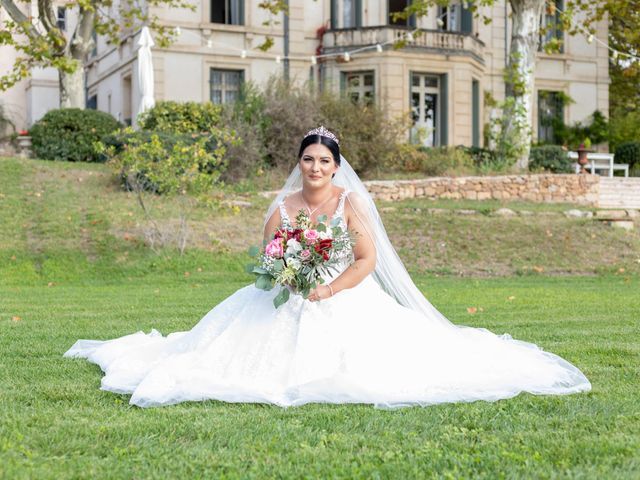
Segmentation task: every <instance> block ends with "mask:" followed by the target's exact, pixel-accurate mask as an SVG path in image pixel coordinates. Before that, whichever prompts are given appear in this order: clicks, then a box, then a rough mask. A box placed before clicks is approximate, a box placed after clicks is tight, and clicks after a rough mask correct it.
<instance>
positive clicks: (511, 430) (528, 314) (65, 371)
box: [0, 273, 640, 479]
mask: <svg viewBox="0 0 640 480" xmlns="http://www.w3.org/2000/svg"><path fill="white" fill-rule="evenodd" d="M194 277H197V275H193V276H189V277H184V276H182V275H176V276H175V278H174V279H170V278H168V277H167V275H166V274H162V275H158V274H154V273H150V274H148V275H147V276H146V277H145V278H144V280H142V281H139V280H131V281H126V280H125V281H122V282H121V283H120V284H111V283H107V284H102V283H100V282H88V283H85V282H82V279H81V278H78V279H76V280H74V281H69V282H68V283H67V284H65V285H55V286H52V287H47V286H30V285H27V286H25V285H16V286H9V287H7V286H3V287H0V298H2V302H1V303H0V371H2V372H3V373H2V375H1V376H0V477H2V478H34V477H37V478H95V477H98V478H123V477H126V478H131V477H136V478H154V477H155V478H171V477H174V478H175V477H186V478H214V477H223V478H300V477H319V478H327V477H331V478H389V477H393V478H416V477H423V478H424V477H440V478H468V477H474V478H521V477H522V478H616V479H617V478H637V476H638V475H640V457H638V451H639V449H640V433H639V432H640V428H639V427H640V415H639V414H638V412H639V411H640V409H639V408H638V407H639V405H638V403H639V402H638V399H637V385H638V381H639V380H640V378H639V373H638V362H639V361H640V347H639V345H638V342H637V338H638V335H640V328H639V326H638V311H640V300H639V298H638V295H637V292H638V291H639V289H640V279H638V278H627V279H624V278H621V277H604V276H600V277H574V278H563V277H554V278H544V277H522V278H517V279H502V278H500V279H490V280H478V279H458V278H434V277H427V276H421V277H418V278H417V280H418V283H419V285H420V287H421V289H422V290H423V291H424V292H426V293H427V295H428V296H429V298H430V299H431V300H432V302H433V303H434V305H436V307H438V308H439V309H440V310H441V311H442V312H443V313H444V314H445V315H447V317H448V318H450V319H451V320H452V321H454V322H456V323H459V324H466V325H474V326H482V327H486V328H489V329H491V330H492V331H495V332H496V333H503V332H509V333H511V334H512V335H513V336H514V337H515V338H519V339H523V340H527V341H532V342H535V343H537V344H539V345H540V346H542V347H543V348H545V349H546V350H549V351H553V352H555V353H557V354H559V355H561V356H563V357H564V358H566V359H567V360H569V361H571V362H573V363H574V364H576V365H578V366H579V367H580V368H581V369H582V370H583V372H584V373H585V374H586V375H587V377H588V378H589V379H590V380H591V382H592V384H593V391H592V392H590V393H587V394H578V395H570V396H562V397H551V396H540V397H536V396H532V395H528V394H524V395H520V396H518V397H516V398H514V399H510V400H504V401H499V402H496V403H486V402H475V403H471V404H451V405H437V406H432V407H427V408H409V409H402V410H397V411H383V410H376V409H374V408H372V407H370V406H365V405H349V406H345V405H306V406H302V407H295V408H289V409H280V408H278V407H274V406H266V405H251V404H226V403H222V402H217V401H208V402H199V403H185V404H180V405H176V406H171V407H166V408H159V409H140V408H137V407H131V406H129V405H128V396H123V395H115V394H112V393H108V392H103V391H100V390H99V384H100V377H101V376H102V374H101V372H100V370H99V368H98V367H97V366H95V365H92V364H89V363H87V362H85V361H84V360H70V359H63V358H62V353H63V352H64V351H65V350H66V349H67V348H68V347H69V346H70V345H71V344H72V343H73V342H74V341H75V340H76V339H77V338H113V337H116V336H120V335H125V334H128V333H133V332H134V331H137V330H144V331H149V330H150V329H151V328H152V327H153V328H157V329H159V330H160V331H161V332H163V333H165V334H166V333H168V332H171V331H179V330H185V329H189V328H191V327H192V326H193V324H195V322H197V320H198V319H199V318H200V317H201V316H202V315H204V313H206V311H207V310H208V309H209V308H211V307H212V306H213V305H215V304H216V303H217V302H219V301H220V300H221V299H223V298H224V297H225V296H227V295H228V294H231V293H232V292H233V291H235V290H236V289H237V288H238V287H240V286H242V285H244V284H245V282H244V281H243V279H237V280H232V281H227V280H225V279H223V278H220V279H217V280H213V279H209V280H205V281H203V280H202V279H199V278H194ZM512 297H515V298H512ZM469 306H475V307H482V312H480V311H479V313H476V314H475V315H471V314H469V313H468V312H467V307H469ZM612 312H615V313H614V314H612ZM17 317H19V318H17Z"/></svg>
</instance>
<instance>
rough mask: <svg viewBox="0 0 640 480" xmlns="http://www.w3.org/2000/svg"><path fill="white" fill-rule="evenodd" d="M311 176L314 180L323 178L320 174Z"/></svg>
mask: <svg viewBox="0 0 640 480" xmlns="http://www.w3.org/2000/svg"><path fill="white" fill-rule="evenodd" d="M309 178H310V179H312V180H318V179H319V178H322V177H321V176H320V175H309Z"/></svg>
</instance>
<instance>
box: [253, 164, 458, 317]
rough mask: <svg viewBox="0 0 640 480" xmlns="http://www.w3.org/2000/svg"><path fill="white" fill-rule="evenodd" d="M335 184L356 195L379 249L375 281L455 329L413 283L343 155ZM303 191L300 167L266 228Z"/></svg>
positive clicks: (352, 201) (351, 198)
mask: <svg viewBox="0 0 640 480" xmlns="http://www.w3.org/2000/svg"><path fill="white" fill-rule="evenodd" d="M333 184H334V185H336V186H339V187H342V188H345V189H346V190H347V191H348V192H353V193H355V195H354V194H353V193H349V195H347V201H348V202H349V205H350V206H351V208H352V209H353V211H354V212H355V213H356V215H357V216H358V218H359V219H360V221H361V223H362V224H363V225H364V226H365V229H366V232H363V233H365V234H367V235H369V236H370V237H371V238H372V239H373V241H374V244H375V246H376V268H375V270H374V272H373V278H374V279H375V280H376V281H377V282H378V284H379V285H380V287H381V288H382V289H383V290H384V291H386V292H387V293H388V294H389V295H391V296H392V297H393V298H395V299H396V301H397V302H398V303H399V304H400V305H403V306H405V307H407V308H410V309H412V310H415V311H417V312H420V313H422V314H423V315H424V316H425V317H426V319H427V320H430V321H433V322H438V323H441V324H443V325H447V326H453V324H452V323H451V322H450V321H449V320H448V319H447V318H446V317H445V316H444V315H442V314H441V313H440V312H439V311H438V310H437V309H436V308H435V307H434V306H433V305H431V303H430V302H429V301H428V300H427V299H426V298H425V297H424V295H423V294H422V293H421V292H420V290H419V289H418V287H416V285H415V284H414V283H413V280H411V277H410V276H409V273H408V272H407V269H406V268H405V266H404V264H403V263H402V260H400V257H399V256H398V254H397V252H396V251H395V249H394V248H393V245H391V241H390V240H389V237H388V235H387V232H386V230H385V228H384V225H383V223H382V219H381V218H380V214H379V213H378V209H377V208H376V204H375V202H374V201H373V198H372V197H371V195H370V194H369V191H368V190H367V188H366V187H365V185H364V184H363V183H362V181H361V180H360V178H359V177H358V174H357V173H356V172H355V171H354V170H353V168H351V165H349V162H347V159H346V158H344V157H343V156H342V155H340V168H339V169H338V171H337V172H336V175H335V177H334V178H333ZM301 188H302V175H301V173H300V169H299V168H298V166H297V164H296V166H295V167H294V169H293V171H292V172H291V174H290V175H289V178H288V179H287V181H286V182H285V184H284V186H283V187H282V190H281V191H280V193H279V194H278V195H277V196H276V198H275V200H274V201H273V202H272V203H271V205H270V206H269V209H268V210H267V214H266V216H265V219H264V225H265V226H266V224H267V222H268V221H269V219H270V218H271V216H272V215H273V213H274V212H275V210H276V209H277V208H278V205H279V204H280V202H282V201H283V200H284V199H285V197H286V196H287V195H289V194H291V193H293V192H295V191H297V190H300V189H301Z"/></svg>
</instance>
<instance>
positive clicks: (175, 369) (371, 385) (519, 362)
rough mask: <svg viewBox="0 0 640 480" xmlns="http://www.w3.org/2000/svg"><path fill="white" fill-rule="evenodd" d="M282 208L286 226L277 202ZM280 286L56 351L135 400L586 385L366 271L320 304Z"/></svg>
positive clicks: (411, 394)
mask: <svg viewBox="0 0 640 480" xmlns="http://www.w3.org/2000/svg"><path fill="white" fill-rule="evenodd" d="M344 198H345V195H344V194H343V196H342V198H341V200H340V203H339V206H338V209H337V211H336V212H335V215H334V217H337V218H339V219H343V218H344V217H343V212H344ZM281 215H282V218H283V224H285V226H286V225H287V224H290V221H289V218H288V216H287V213H286V210H285V209H284V208H283V207H281ZM342 221H343V222H344V220H342ZM347 266H348V262H347V261H345V262H344V263H343V266H342V270H344V268H346V267H347ZM337 275H338V274H335V275H333V277H335V276H337ZM278 290H279V288H274V289H273V290H271V291H264V290H260V289H257V288H256V287H255V286H254V285H249V286H247V287H244V288H242V289H240V290H238V291H237V292H236V293H234V294H233V295H231V296H230V297H228V298H227V299H226V300H224V301H223V302H222V303H220V304H219V305H217V306H216V307H214V308H213V309H212V310H211V311H210V312H209V313H207V314H206V315H205V316H204V317H203V318H202V319H201V320H200V321H199V322H198V323H197V324H196V325H195V326H194V327H193V328H192V329H191V330H190V331H188V332H176V333H171V334H169V335H167V336H166V337H165V336H162V335H161V334H160V333H159V332H158V331H156V330H152V331H151V333H149V334H145V333H143V332H141V331H140V332H137V333H134V334H131V335H127V336H124V337H121V338H116V339H113V340H106V341H99V340H78V341H77V342H76V343H75V344H74V345H73V346H72V347H71V349H69V350H68V351H67V352H66V353H65V356H66V357H81V358H86V359H88V360H89V361H90V362H93V363H96V364H97V365H99V366H100V368H101V369H102V370H103V371H104V373H105V375H104V377H103V378H102V386H101V388H102V389H103V390H108V391H112V392H116V393H127V394H132V396H131V400H130V403H131V404H134V405H138V406H141V407H152V406H161V405H170V404H175V403H179V402H184V401H188V400H205V399H217V400H223V401H227V402H260V403H270V404H276V405H280V406H283V407H286V406H292V405H302V404H305V403H310V402H327V403H368V404H374V405H375V406H377V407H383V408H393V407H401V406H409V405H431V404H436V403H442V402H459V401H474V400H489V401H494V400H498V399H503V398H509V397H513V396H515V395H517V394H518V393H520V392H530V393H533V394H568V393H574V392H580V391H587V390H590V388H591V385H590V383H589V381H588V380H587V378H586V377H585V376H584V375H583V374H582V372H580V370H578V369H577V368H576V367H574V366H573V365H571V364H570V363H568V362H566V361H565V360H563V359H562V358H560V357H558V356H557V355H554V354H552V353H548V352H545V351H543V350H541V349H540V348H538V347H537V346H536V345H533V344H531V343H526V342H522V341H518V340H514V339H512V338H511V337H510V336H509V335H501V336H498V335H495V334H493V333H491V332H489V331H488V330H485V329H481V328H469V327H457V326H453V325H451V324H449V325H447V324H443V323H439V322H430V321H428V320H427V319H426V318H425V317H424V316H423V314H421V313H419V312H416V311H414V310H412V309H409V308H407V307H404V306H401V305H400V304H399V303H398V302H396V300H395V299H394V298H392V297H391V296H389V295H388V294H387V293H385V291H383V290H382V289H381V287H380V286H379V285H378V283H377V282H376V281H375V280H374V278H373V277H372V276H371V275H369V276H367V277H366V278H365V279H364V280H363V281H362V282H361V283H360V284H358V285H357V286H356V287H354V288H351V289H347V290H343V291H341V292H339V293H337V294H336V295H335V296H333V297H331V298H329V299H326V300H322V301H320V302H310V301H308V300H304V299H303V298H302V297H301V296H300V295H292V296H291V298H290V300H289V301H288V302H287V303H285V304H284V305H283V306H281V307H279V308H278V309H277V310H276V309H275V308H274V306H273V298H274V297H275V296H276V295H277V293H278Z"/></svg>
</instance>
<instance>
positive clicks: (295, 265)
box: [287, 258, 302, 272]
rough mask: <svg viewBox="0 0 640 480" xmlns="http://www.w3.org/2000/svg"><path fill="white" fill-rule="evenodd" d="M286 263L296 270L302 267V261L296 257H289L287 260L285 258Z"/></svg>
mask: <svg viewBox="0 0 640 480" xmlns="http://www.w3.org/2000/svg"><path fill="white" fill-rule="evenodd" d="M287 265H288V266H289V268H291V269H292V270H294V271H296V272H297V271H298V270H300V267H302V262H301V261H300V260H298V259H297V258H290V259H289V260H287Z"/></svg>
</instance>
